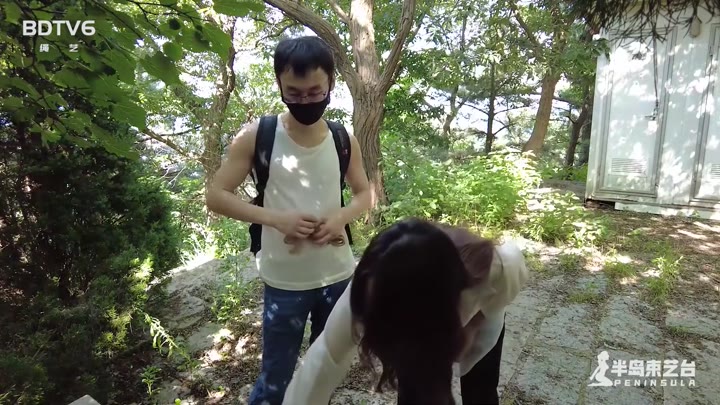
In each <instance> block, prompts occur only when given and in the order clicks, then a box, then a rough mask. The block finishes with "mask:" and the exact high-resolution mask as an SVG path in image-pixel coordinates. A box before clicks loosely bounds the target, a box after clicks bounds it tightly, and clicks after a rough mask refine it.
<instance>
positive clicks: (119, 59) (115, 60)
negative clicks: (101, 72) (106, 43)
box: [105, 49, 137, 84]
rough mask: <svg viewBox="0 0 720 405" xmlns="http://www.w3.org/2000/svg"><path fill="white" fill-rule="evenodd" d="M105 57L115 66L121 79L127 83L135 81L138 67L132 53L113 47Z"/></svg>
mask: <svg viewBox="0 0 720 405" xmlns="http://www.w3.org/2000/svg"><path fill="white" fill-rule="evenodd" d="M105 57H106V58H107V60H108V61H109V62H110V63H111V65H112V66H113V67H114V68H115V70H116V72H117V75H118V78H119V79H120V80H121V81H123V82H125V83H127V84H134V83H135V68H136V67H137V62H136V61H135V58H134V57H133V56H132V55H128V54H126V53H124V52H121V51H119V50H116V49H113V50H112V51H110V52H107V53H106V54H105ZM130 58H132V59H130Z"/></svg>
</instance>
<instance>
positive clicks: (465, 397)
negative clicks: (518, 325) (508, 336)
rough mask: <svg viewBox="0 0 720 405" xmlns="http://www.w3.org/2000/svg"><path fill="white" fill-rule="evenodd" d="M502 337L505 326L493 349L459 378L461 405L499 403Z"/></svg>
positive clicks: (490, 404) (493, 404)
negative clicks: (498, 389) (498, 390)
mask: <svg viewBox="0 0 720 405" xmlns="http://www.w3.org/2000/svg"><path fill="white" fill-rule="evenodd" d="M504 337H505V325H503V328H502V331H501V332H500V337H499V338H498V341H497V344H495V347H493V348H492V350H490V351H489V352H488V354H486V355H485V357H483V358H482V359H480V361H479V362H477V364H475V367H473V368H472V369H471V370H470V371H469V372H468V373H467V374H465V375H464V376H462V377H461V378H460V390H461V392H462V403H463V405H497V404H499V403H500V397H499V396H498V392H497V388H498V384H499V382H500V357H501V356H502V347H503V338H504Z"/></svg>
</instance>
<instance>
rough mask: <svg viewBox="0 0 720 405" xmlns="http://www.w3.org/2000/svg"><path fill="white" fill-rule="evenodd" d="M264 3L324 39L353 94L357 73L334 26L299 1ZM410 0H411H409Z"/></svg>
mask: <svg viewBox="0 0 720 405" xmlns="http://www.w3.org/2000/svg"><path fill="white" fill-rule="evenodd" d="M264 1H265V3H267V4H269V5H271V6H273V7H275V8H277V9H278V10H280V11H282V12H283V13H285V15H287V16H288V17H290V18H292V19H293V20H295V21H297V22H299V23H300V24H302V25H304V26H306V27H308V28H310V29H311V30H313V31H314V32H315V33H316V34H317V35H318V36H319V37H320V38H322V39H323V40H325V42H327V43H328V45H329V46H330V47H331V48H332V50H333V52H334V53H335V59H336V60H337V65H338V70H339V71H340V74H341V75H342V76H343V78H344V79H345V83H347V85H348V87H349V88H350V92H351V93H352V94H355V92H356V86H357V85H356V83H357V73H356V72H355V70H354V69H353V66H352V63H351V62H350V58H349V57H348V55H347V53H345V48H346V47H345V45H344V44H343V43H342V40H341V39H340V36H339V35H338V34H337V31H336V30H335V27H333V26H332V25H330V24H329V23H328V22H326V21H325V20H324V19H322V18H321V17H320V16H318V15H317V14H315V13H314V12H313V11H312V10H310V9H309V8H307V7H305V6H303V5H302V4H300V3H296V2H294V1H290V0H264ZM409 1H412V0H409Z"/></svg>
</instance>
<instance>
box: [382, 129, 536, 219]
mask: <svg viewBox="0 0 720 405" xmlns="http://www.w3.org/2000/svg"><path fill="white" fill-rule="evenodd" d="M391 136H392V135H388V138H389V137H391ZM386 139H387V138H386ZM385 145H387V146H386V152H385V155H384V161H385V162H386V163H385V164H386V168H385V175H386V184H385V186H386V190H387V194H388V197H389V199H390V201H392V204H391V205H390V206H389V207H386V208H385V209H384V218H385V219H386V220H388V221H392V220H395V219H398V218H402V217H408V216H416V217H421V218H427V219H433V220H439V221H442V222H450V223H466V224H468V225H481V226H486V227H503V226H505V225H508V224H509V223H510V222H511V221H512V220H513V219H514V218H515V216H516V214H518V213H519V212H521V211H522V210H523V207H524V206H525V202H526V198H527V190H529V189H531V188H533V187H536V186H537V184H538V182H539V176H538V174H537V172H536V171H535V170H534V169H533V166H532V163H531V161H530V160H528V159H525V158H523V157H522V156H520V155H515V154H507V155H498V154H492V155H489V156H480V157H474V158H471V159H468V160H467V161H464V162H456V161H453V160H446V161H442V162H438V161H434V160H431V159H428V158H426V157H425V156H423V155H421V154H420V153H418V152H417V151H416V150H414V149H413V148H412V147H411V146H409V145H407V144H404V143H400V142H386V143H385Z"/></svg>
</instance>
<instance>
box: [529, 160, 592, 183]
mask: <svg viewBox="0 0 720 405" xmlns="http://www.w3.org/2000/svg"><path fill="white" fill-rule="evenodd" d="M540 172H541V175H542V178H543V179H544V180H551V179H552V180H570V181H578V182H583V183H584V182H586V181H587V173H588V166H587V164H584V165H582V166H580V167H570V168H568V167H564V166H557V165H547V166H545V167H543V168H542V170H541V171H540Z"/></svg>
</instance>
